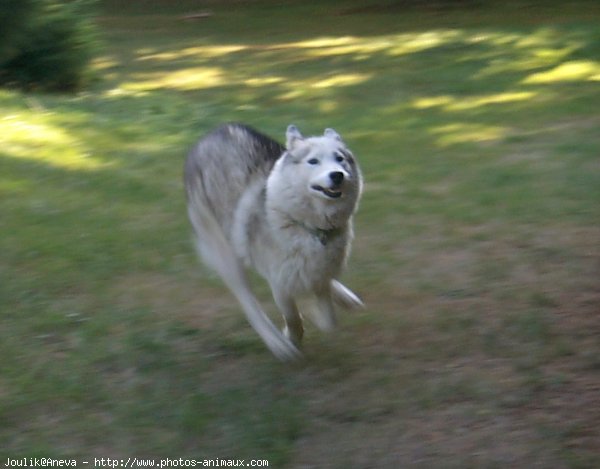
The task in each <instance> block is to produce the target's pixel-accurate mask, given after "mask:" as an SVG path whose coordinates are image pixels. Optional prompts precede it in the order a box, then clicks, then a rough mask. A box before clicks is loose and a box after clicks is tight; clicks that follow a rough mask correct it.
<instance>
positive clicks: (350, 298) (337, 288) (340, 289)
mask: <svg viewBox="0 0 600 469" xmlns="http://www.w3.org/2000/svg"><path fill="white" fill-rule="evenodd" d="M331 296H332V298H333V302H334V303H335V304H336V305H338V306H341V307H343V308H346V309H355V308H362V307H364V306H365V304H364V303H363V302H362V300H361V299H360V298H359V297H358V295H356V294H355V293H354V292H353V291H352V290H350V289H349V288H348V287H346V286H344V285H343V284H342V283H340V282H338V281H337V280H335V279H333V280H331Z"/></svg>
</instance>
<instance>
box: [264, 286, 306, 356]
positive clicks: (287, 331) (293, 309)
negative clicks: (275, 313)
mask: <svg viewBox="0 0 600 469" xmlns="http://www.w3.org/2000/svg"><path fill="white" fill-rule="evenodd" d="M271 289H272V291H273V298H274V299H275V303H276V304H277V307H278V308H279V311H280V312H281V314H282V315H283V319H284V320H285V327H284V329H283V334H284V335H285V336H286V337H287V338H288V339H290V340H291V341H292V342H293V343H294V345H296V346H297V347H299V346H300V343H301V342H302V336H303V335H304V327H303V325H302V318H301V317H300V313H299V312H298V306H297V305H296V302H295V301H294V299H293V298H291V297H289V296H287V295H284V294H282V293H280V292H279V291H278V290H277V289H276V288H271Z"/></svg>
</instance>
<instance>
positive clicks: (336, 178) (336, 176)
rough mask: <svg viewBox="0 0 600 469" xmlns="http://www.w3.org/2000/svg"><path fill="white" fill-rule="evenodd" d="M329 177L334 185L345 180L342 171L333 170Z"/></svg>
mask: <svg viewBox="0 0 600 469" xmlns="http://www.w3.org/2000/svg"><path fill="white" fill-rule="evenodd" d="M329 179H331V182H333V184H334V185H336V186H339V185H340V184H341V183H342V181H343V180H344V173H342V172H341V171H333V172H331V173H329Z"/></svg>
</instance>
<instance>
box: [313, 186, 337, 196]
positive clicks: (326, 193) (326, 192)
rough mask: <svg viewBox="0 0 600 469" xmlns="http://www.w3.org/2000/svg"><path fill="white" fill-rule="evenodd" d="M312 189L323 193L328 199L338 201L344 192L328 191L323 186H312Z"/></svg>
mask: <svg viewBox="0 0 600 469" xmlns="http://www.w3.org/2000/svg"><path fill="white" fill-rule="evenodd" d="M311 189H313V190H315V191H318V192H322V193H323V194H325V195H326V196H327V197H329V198H331V199H337V198H339V197H341V196H342V191H336V190H333V189H327V188H325V187H323V186H317V185H314V186H311Z"/></svg>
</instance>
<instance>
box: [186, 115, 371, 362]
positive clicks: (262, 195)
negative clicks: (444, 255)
mask: <svg viewBox="0 0 600 469" xmlns="http://www.w3.org/2000/svg"><path fill="white" fill-rule="evenodd" d="M184 183H185V190H186V195H187V208H188V215H189V218H190V221H191V223H192V226H193V228H194V231H195V235H196V244H197V248H198V252H199V253H200V255H201V257H202V258H203V259H204V261H205V263H206V264H208V265H209V266H211V267H212V268H214V269H215V270H216V271H217V273H218V274H219V275H220V276H221V278H222V279H223V281H224V282H225V284H226V285H227V286H228V287H229V289H230V290H231V292H232V293H233V294H234V295H235V296H236V298H237V300H238V301H239V303H240V304H241V306H242V308H243V310H244V312H245V314H246V317H247V318H248V321H249V322H250V324H251V325H252V327H253V328H254V329H255V330H256V332H257V333H258V335H259V336H260V337H261V338H262V340H263V341H264V342H265V344H266V345H267V347H268V348H269V349H270V350H271V352H273V354H274V355H275V356H276V357H277V358H279V359H281V360H294V359H297V358H300V357H301V352H300V350H299V347H300V343H301V340H302V335H303V333H304V328H303V325H302V317H303V316H306V315H308V316H309V318H310V319H312V320H313V322H314V323H315V325H316V326H317V327H318V328H319V329H321V330H325V331H329V330H331V329H333V327H334V326H335V322H336V319H335V309H334V305H337V306H342V307H345V308H355V307H359V306H362V305H363V304H362V301H361V300H360V298H359V297H358V296H357V295H355V294H354V293H353V292H352V291H350V290H349V289H348V288H346V287H345V286H344V285H342V284H341V283H340V282H339V281H338V280H337V278H338V276H339V275H340V274H341V272H342V269H343V267H344V265H345V263H346V259H347V258H348V255H349V253H350V244H351V242H352V238H353V227H352V218H353V215H354V213H355V212H356V209H357V206H358V201H359V199H360V196H361V192H362V184H363V183H362V175H361V171H360V169H359V167H358V164H357V162H356V159H355V157H354V156H353V154H352V153H351V152H350V150H349V149H348V147H347V146H346V144H345V143H344V141H343V140H342V138H341V137H340V135H339V134H338V133H337V132H336V131H335V130H333V129H326V130H325V132H324V134H323V135H322V136H317V137H303V136H302V134H301V133H300V131H299V130H298V129H297V128H296V127H295V126H293V125H290V126H289V127H288V128H287V131H286V145H285V147H284V146H283V145H281V144H280V143H278V142H277V141H275V140H273V139H271V138H270V137H268V136H266V135H263V134H262V133H260V132H258V131H256V130H255V129H253V128H251V127H248V126H245V125H242V124H225V125H222V126H220V127H219V128H217V129H216V130H214V131H212V132H211V133H209V134H208V135H206V136H205V137H204V138H202V139H201V140H200V141H199V142H198V143H197V144H196V145H195V146H194V147H193V148H192V150H191V151H190V153H189V154H188V157H187V159H186V162H185V168H184ZM246 267H249V268H253V269H255V270H256V271H257V272H258V273H259V274H261V275H262V276H263V277H264V278H265V279H266V281H267V282H268V283H269V286H270V287H271V291H272V293H273V298H274V300H275V303H276V305H277V307H278V308H279V310H280V311H281V314H282V315H283V319H284V321H285V327H284V328H283V332H281V331H279V329H277V328H276V327H275V325H274V324H273V323H272V322H271V320H270V319H269V317H268V316H267V315H266V314H265V313H264V312H263V310H262V308H261V306H260V305H259V303H258V301H257V300H256V298H255V296H254V294H253V293H252V291H251V289H250V286H249V283H248V281H247V279H246V274H245V268H246ZM307 303H308V305H309V307H306V306H307ZM299 305H300V306H299ZM300 311H301V312H302V314H301V313H300Z"/></svg>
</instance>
